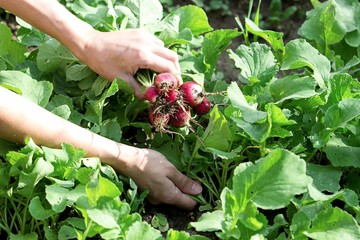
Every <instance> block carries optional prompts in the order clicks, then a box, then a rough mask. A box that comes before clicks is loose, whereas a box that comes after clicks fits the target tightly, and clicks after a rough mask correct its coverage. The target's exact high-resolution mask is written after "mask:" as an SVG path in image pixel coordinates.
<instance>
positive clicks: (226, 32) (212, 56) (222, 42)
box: [202, 29, 240, 79]
mask: <svg viewBox="0 0 360 240" xmlns="http://www.w3.org/2000/svg"><path fill="white" fill-rule="evenodd" d="M239 35H240V33H239V32H238V31H237V30H232V29H218V30H215V31H212V32H209V33H207V34H205V36H204V41H203V43H202V52H203V62H204V64H205V65H206V66H207V70H206V73H205V74H206V79H210V78H211V75H212V73H213V72H214V69H215V67H216V63H217V60H218V59H219V57H220V55H221V54H222V53H223V51H224V50H225V49H226V48H227V47H228V46H229V45H230V43H231V42H232V40H233V39H234V38H236V37H238V36H239Z"/></svg>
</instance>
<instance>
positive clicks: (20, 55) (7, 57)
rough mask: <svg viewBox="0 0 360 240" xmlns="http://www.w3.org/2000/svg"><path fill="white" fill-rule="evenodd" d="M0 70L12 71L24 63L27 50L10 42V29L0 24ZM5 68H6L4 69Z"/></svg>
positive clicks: (16, 43)
mask: <svg viewBox="0 0 360 240" xmlns="http://www.w3.org/2000/svg"><path fill="white" fill-rule="evenodd" d="M0 36H1V38H0V66H2V67H0V70H5V69H10V70H12V69H14V68H15V67H16V66H17V65H19V64H20V63H22V62H23V61H25V53H26V52H27V49H26V47H25V46H23V45H21V44H20V43H18V42H16V41H14V40H12V33H11V31H10V28H8V27H7V26H6V25H5V24H3V23H0ZM5 66H7V68H4V67H5Z"/></svg>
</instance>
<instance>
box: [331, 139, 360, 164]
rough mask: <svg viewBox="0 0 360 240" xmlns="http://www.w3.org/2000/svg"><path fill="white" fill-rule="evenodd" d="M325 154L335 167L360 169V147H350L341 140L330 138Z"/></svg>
mask: <svg viewBox="0 0 360 240" xmlns="http://www.w3.org/2000/svg"><path fill="white" fill-rule="evenodd" d="M325 152H326V156H327V158H328V159H329V160H330V162H331V163H332V165H333V166H341V167H360V161H359V156H360V147H356V146H351V145H348V144H346V142H344V141H343V140H342V139H340V138H336V137H333V138H330V140H329V141H328V143H327V144H326V148H325Z"/></svg>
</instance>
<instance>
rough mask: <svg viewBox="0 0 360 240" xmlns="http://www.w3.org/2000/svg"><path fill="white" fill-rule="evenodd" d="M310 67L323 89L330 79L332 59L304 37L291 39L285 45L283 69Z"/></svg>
mask: <svg viewBox="0 0 360 240" xmlns="http://www.w3.org/2000/svg"><path fill="white" fill-rule="evenodd" d="M303 67H309V68H310V69H311V70H312V71H313V73H314V74H313V76H314V78H315V79H316V81H317V84H318V85H319V87H320V88H321V89H322V90H325V88H326V87H327V86H328V84H329V83H328V81H329V79H330V70H331V69H330V61H329V60H328V59H327V58H326V57H325V56H323V55H321V54H320V53H319V51H318V50H317V49H316V48H314V47H313V46H311V45H310V44H309V43H308V42H306V40H304V39H296V40H292V41H290V42H289V43H288V44H286V46H285V54H284V58H283V64H282V66H281V69H282V70H289V69H299V68H303Z"/></svg>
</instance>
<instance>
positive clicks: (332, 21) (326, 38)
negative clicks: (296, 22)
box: [299, 0, 360, 49]
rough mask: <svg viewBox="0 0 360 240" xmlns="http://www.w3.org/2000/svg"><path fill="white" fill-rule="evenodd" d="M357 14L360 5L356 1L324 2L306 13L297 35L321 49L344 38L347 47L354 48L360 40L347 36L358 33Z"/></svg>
mask: <svg viewBox="0 0 360 240" xmlns="http://www.w3.org/2000/svg"><path fill="white" fill-rule="evenodd" d="M359 12H360V4H359V1H357V0H346V1H342V0H333V1H326V2H324V3H322V4H319V5H317V6H316V8H315V9H314V10H312V11H310V12H309V13H308V19H307V20H306V21H305V22H304V23H303V25H302V26H301V28H300V29H299V33H300V35H301V36H303V37H305V38H307V39H309V40H314V41H316V42H317V43H318V44H319V45H320V46H322V48H323V49H325V48H328V46H330V45H333V44H335V43H338V42H340V41H341V40H342V39H344V38H345V40H346V41H347V43H348V44H349V45H351V46H353V47H356V46H358V45H359V43H360V38H353V39H351V35H350V34H349V35H347V34H348V33H352V32H355V31H356V32H359V23H360V20H359V18H357V16H358V15H359ZM314 29H316V31H314Z"/></svg>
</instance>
